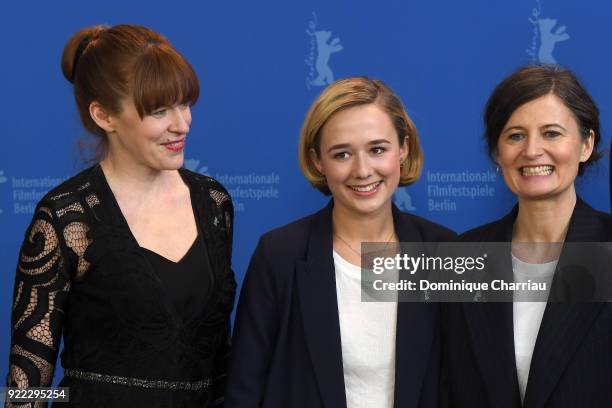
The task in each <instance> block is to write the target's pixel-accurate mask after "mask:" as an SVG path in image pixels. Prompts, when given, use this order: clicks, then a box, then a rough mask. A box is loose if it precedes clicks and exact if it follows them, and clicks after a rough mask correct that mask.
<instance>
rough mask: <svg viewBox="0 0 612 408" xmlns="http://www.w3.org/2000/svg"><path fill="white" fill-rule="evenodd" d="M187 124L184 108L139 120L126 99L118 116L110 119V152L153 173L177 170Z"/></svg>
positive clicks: (157, 112)
mask: <svg viewBox="0 0 612 408" xmlns="http://www.w3.org/2000/svg"><path fill="white" fill-rule="evenodd" d="M190 124H191V110H190V108H189V106H188V105H176V106H172V107H166V108H160V109H157V110H155V111H154V112H152V113H151V114H149V115H146V116H144V117H143V118H142V119H141V118H140V116H139V115H138V112H137V111H136V107H135V106H134V102H133V101H132V100H131V99H126V100H124V101H123V102H122V111H121V113H119V114H117V115H113V116H112V126H113V132H112V134H111V135H109V137H111V152H113V151H114V152H116V153H120V154H121V156H122V157H126V155H127V156H128V157H129V158H130V159H131V160H134V162H136V163H139V164H142V165H145V166H147V167H149V168H152V169H155V170H175V169H178V168H180V167H181V166H182V165H183V159H184V157H183V150H184V147H185V138H186V137H187V133H188V132H189V125H190ZM113 143H114V144H115V146H112V144H113ZM113 148H114V149H113ZM117 149H118V150H117Z"/></svg>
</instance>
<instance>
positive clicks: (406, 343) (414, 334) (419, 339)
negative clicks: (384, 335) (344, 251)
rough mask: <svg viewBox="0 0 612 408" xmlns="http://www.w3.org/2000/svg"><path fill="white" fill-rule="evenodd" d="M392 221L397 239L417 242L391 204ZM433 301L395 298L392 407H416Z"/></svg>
mask: <svg viewBox="0 0 612 408" xmlns="http://www.w3.org/2000/svg"><path fill="white" fill-rule="evenodd" d="M393 222H394V226H395V231H396V233H397V235H398V238H399V240H400V242H421V241H422V240H423V237H422V236H421V235H420V234H419V232H418V229H417V228H416V226H415V225H413V223H412V222H410V220H409V219H408V218H406V217H404V216H402V213H401V212H400V211H399V210H398V209H397V208H396V207H395V205H394V206H393ZM438 307H439V306H438V305H437V304H432V303H410V302H399V303H398V305H397V329H396V334H395V402H394V406H395V407H396V408H402V407H416V406H418V402H419V399H420V397H421V388H422V384H423V377H424V375H425V373H426V372H427V369H428V364H429V363H430V357H431V348H432V346H433V345H434V342H435V335H436V331H437V329H438V326H439V309H438Z"/></svg>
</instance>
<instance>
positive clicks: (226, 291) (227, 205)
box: [210, 183, 236, 408]
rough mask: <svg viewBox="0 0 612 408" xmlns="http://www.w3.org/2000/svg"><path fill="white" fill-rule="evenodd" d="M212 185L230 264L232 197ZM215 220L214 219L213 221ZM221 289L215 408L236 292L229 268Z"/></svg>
mask: <svg viewBox="0 0 612 408" xmlns="http://www.w3.org/2000/svg"><path fill="white" fill-rule="evenodd" d="M215 184H216V185H214V186H213V188H211V190H210V195H211V197H212V199H213V200H214V201H215V203H216V205H217V209H218V211H219V213H220V216H221V218H222V220H221V221H220V222H222V223H223V224H222V225H221V227H222V228H221V229H223V230H225V238H226V243H225V247H226V248H227V255H226V256H227V257H228V258H227V262H228V263H229V264H230V265H231V260H232V239H233V222H234V206H233V204H232V199H231V197H230V195H229V193H228V192H227V190H225V188H223V186H221V185H220V184H218V183H215ZM213 222H215V221H213ZM221 291H222V292H223V295H222V296H223V297H224V298H226V300H225V301H223V302H222V303H223V304H226V305H227V308H228V309H227V311H226V313H227V317H226V319H225V323H224V327H223V329H222V332H221V333H220V339H221V341H220V342H219V348H218V349H217V350H216V353H215V354H216V355H215V360H214V367H213V375H212V377H213V378H212V380H213V383H212V390H213V392H212V394H213V403H212V406H213V407H215V408H222V407H223V405H224V395H225V383H226V379H227V365H228V358H229V353H230V349H231V334H230V331H231V324H230V314H231V310H232V309H233V305H234V296H235V293H236V281H235V279H234V273H233V272H232V271H231V268H230V276H228V277H227V278H226V280H225V283H224V284H223V286H222V288H221Z"/></svg>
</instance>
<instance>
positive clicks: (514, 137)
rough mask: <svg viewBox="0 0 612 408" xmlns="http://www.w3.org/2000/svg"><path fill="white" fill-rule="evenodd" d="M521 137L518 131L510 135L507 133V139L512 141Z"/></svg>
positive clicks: (516, 140)
mask: <svg viewBox="0 0 612 408" xmlns="http://www.w3.org/2000/svg"><path fill="white" fill-rule="evenodd" d="M522 139H523V135H521V134H520V133H512V134H510V135H508V140H510V141H513V142H518V141H519V140H522Z"/></svg>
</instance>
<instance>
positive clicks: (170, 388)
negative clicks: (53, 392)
mask: <svg viewBox="0 0 612 408" xmlns="http://www.w3.org/2000/svg"><path fill="white" fill-rule="evenodd" d="M179 173H180V175H181V177H182V178H183V181H184V182H185V184H186V185H187V186H188V187H189V190H190V195H191V202H192V208H193V210H194V216H195V219H196V223H197V227H198V238H197V239H196V241H195V242H194V244H193V245H192V247H191V249H190V250H189V252H188V253H187V254H185V256H184V257H183V259H181V260H180V261H179V262H177V263H173V262H171V261H169V260H167V259H164V258H163V257H161V256H160V255H158V254H154V253H151V251H148V250H145V249H144V248H141V247H139V245H138V243H137V242H136V239H135V238H134V237H133V235H132V234H131V232H130V230H129V227H128V225H127V222H126V220H125V218H124V217H123V215H122V213H121V210H120V208H119V205H118V204H117V202H116V200H115V198H114V196H113V194H112V191H111V189H110V187H109V186H108V184H107V182H106V179H105V178H104V174H103V172H102V169H101V167H100V166H99V165H97V166H94V167H92V168H90V169H87V170H85V171H83V172H81V173H79V174H78V175H76V176H75V177H72V178H71V179H69V180H67V181H66V182H64V183H62V184H61V185H60V186H59V187H57V188H55V189H53V190H52V191H51V192H49V193H48V194H47V195H46V196H45V197H44V198H43V199H42V200H41V202H40V203H39V204H38V206H37V209H36V212H35V214H34V219H33V221H32V224H31V226H30V227H29V229H28V231H27V233H26V237H25V241H24V243H23V246H22V249H21V254H20V258H19V264H18V268H17V277H16V283H15V293H14V308H13V315H12V342H11V356H10V364H11V368H10V374H9V381H8V382H9V385H11V386H16V385H19V386H21V387H26V386H27V387H35V386H48V385H49V384H50V382H51V380H52V377H53V370H54V365H55V361H56V358H57V353H58V348H59V345H60V337H61V334H62V330H63V340H64V350H63V352H62V355H61V361H62V366H63V367H64V368H65V372H64V378H63V379H62V381H61V383H60V386H64V387H70V402H69V403H61V404H57V405H58V406H61V407H72V406H74V407H105V408H107V407H172V408H174V407H211V406H217V405H219V406H221V405H222V403H223V389H224V382H225V370H226V363H225V360H226V357H227V354H228V351H229V342H230V339H229V334H230V313H231V310H232V306H233V299H234V293H235V288H236V284H235V280H234V275H233V272H232V271H231V269H230V259H231V242H232V219H233V208H232V204H231V201H230V198H229V195H228V193H227V191H226V190H225V189H224V188H223V187H222V186H221V185H220V184H219V183H217V182H216V181H215V180H213V179H211V178H210V177H205V176H201V175H199V174H196V173H193V172H190V171H188V170H185V169H180V170H179ZM156 257H157V258H156ZM160 258H162V259H160ZM168 263H170V264H168Z"/></svg>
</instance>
